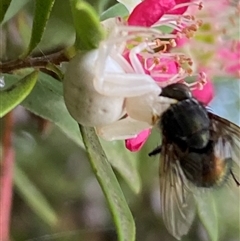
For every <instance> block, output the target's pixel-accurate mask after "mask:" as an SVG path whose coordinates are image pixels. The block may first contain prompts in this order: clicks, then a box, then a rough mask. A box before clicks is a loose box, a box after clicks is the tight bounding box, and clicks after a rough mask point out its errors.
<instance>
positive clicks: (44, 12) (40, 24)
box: [21, 0, 55, 58]
mask: <svg viewBox="0 0 240 241" xmlns="http://www.w3.org/2000/svg"><path fill="white" fill-rule="evenodd" d="M54 2H55V0H45V1H42V0H36V1H35V13H34V19H33V26H32V34H31V39H30V43H29V46H28V49H27V51H26V52H25V53H24V54H23V55H22V56H21V58H24V57H26V56H28V55H29V54H30V53H31V52H32V51H33V50H34V48H35V47H36V46H37V45H38V44H39V43H40V41H41V39H42V35H43V32H44V30H45V28H46V24H47V21H48V18H49V16H50V13H51V10H52V7H53V4H54Z"/></svg>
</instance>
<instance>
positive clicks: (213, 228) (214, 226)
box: [196, 192, 218, 241]
mask: <svg viewBox="0 0 240 241" xmlns="http://www.w3.org/2000/svg"><path fill="white" fill-rule="evenodd" d="M196 203H197V208H198V215H199V218H200V220H201V222H202V224H203V226H204V227H205V229H206V231H207V233H208V236H209V238H210V240H211V241H217V240H218V219H217V208H216V203H215V200H214V198H213V196H212V194H211V193H209V192H206V193H203V195H201V197H198V198H196Z"/></svg>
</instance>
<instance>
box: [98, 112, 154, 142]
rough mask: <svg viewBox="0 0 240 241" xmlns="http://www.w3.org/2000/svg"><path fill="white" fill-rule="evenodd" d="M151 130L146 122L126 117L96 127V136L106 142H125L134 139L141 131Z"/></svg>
mask: <svg viewBox="0 0 240 241" xmlns="http://www.w3.org/2000/svg"><path fill="white" fill-rule="evenodd" d="M148 128H152V126H151V125H149V124H147V123H146V122H142V121H137V120H134V119H132V118H130V117H126V118H124V119H121V120H119V121H116V122H114V123H112V124H109V125H106V126H102V127H96V132H97V134H98V135H99V136H100V137H102V138H103V139H105V140H107V141H114V140H125V139H129V138H134V137H136V136H137V135H138V134H139V133H140V132H141V131H142V130H145V129H148Z"/></svg>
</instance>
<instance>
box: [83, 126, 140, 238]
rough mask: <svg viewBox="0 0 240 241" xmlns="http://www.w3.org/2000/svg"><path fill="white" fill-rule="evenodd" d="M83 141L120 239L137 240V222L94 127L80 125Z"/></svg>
mask: <svg viewBox="0 0 240 241" xmlns="http://www.w3.org/2000/svg"><path fill="white" fill-rule="evenodd" d="M80 131H81V134H82V138H83V142H84V144H85V147H86V151H87V153H88V156H89V160H90V163H91V166H92V169H93V170H94V172H95V175H96V178H97V179H98V182H99V184H100V186H101V187H102V190H103V192H104V195H105V197H106V199H107V202H108V205H109V208H110V211H111V213H112V216H113V219H114V222H115V224H116V227H117V232H118V240H119V241H134V240H135V224H134V221H133V217H132V214H131V212H130V210H129V207H128V205H127V203H126V201H125V198H124V196H123V193H122V190H121V188H120V186H119V183H118V181H117V179H116V177H115V175H114V173H113V170H112V168H111V166H110V164H109V163H108V159H107V157H106V155H105V153H104V151H103V149H102V147H101V144H100V142H99V140H98V137H97V135H96V133H95V130H94V128H93V127H83V126H80Z"/></svg>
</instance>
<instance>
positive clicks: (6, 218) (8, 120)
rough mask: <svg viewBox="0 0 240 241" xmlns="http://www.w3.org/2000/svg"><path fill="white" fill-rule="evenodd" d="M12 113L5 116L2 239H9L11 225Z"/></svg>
mask: <svg viewBox="0 0 240 241" xmlns="http://www.w3.org/2000/svg"><path fill="white" fill-rule="evenodd" d="M12 128H13V120H12V113H9V114H7V115H6V117H5V118H4V130H3V136H2V146H3V155H2V160H1V163H0V167H1V168H0V184H1V186H0V239H1V240H2V241H9V240H10V237H9V227H10V215H11V204H12V181H13V165H14V159H15V152H14V149H13V147H12Z"/></svg>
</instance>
